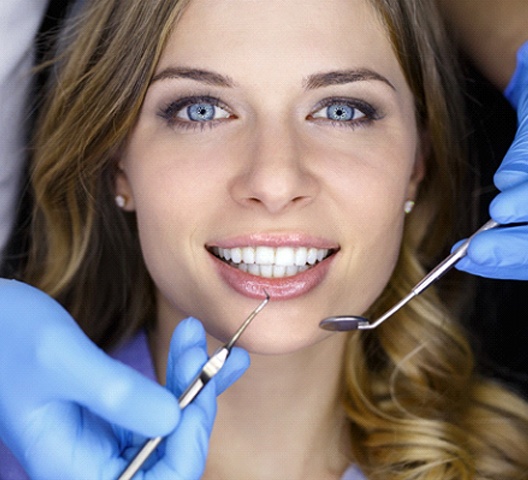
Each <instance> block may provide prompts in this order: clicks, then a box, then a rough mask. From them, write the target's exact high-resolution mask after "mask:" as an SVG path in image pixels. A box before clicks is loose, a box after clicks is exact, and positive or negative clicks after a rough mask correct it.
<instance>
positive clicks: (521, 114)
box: [494, 42, 528, 191]
mask: <svg viewBox="0 0 528 480" xmlns="http://www.w3.org/2000/svg"><path fill="white" fill-rule="evenodd" d="M527 80H528V42H526V43H525V44H524V45H523V46H521V48H519V50H518V51H517V65H516V68H515V72H514V74H513V76H512V78H511V80H510V83H509V85H508V87H507V88H506V90H505V91H504V95H505V96H506V98H507V99H508V100H509V101H510V103H511V104H512V106H513V107H514V108H515V110H516V111H517V119H518V122H517V133H516V135H515V138H514V140H513V142H512V145H511V147H510V149H509V150H508V152H507V154H506V156H505V157H504V160H503V161H502V164H501V166H500V167H499V169H498V170H497V173H496V174H495V177H494V182H495V185H496V186H497V188H498V189H499V190H501V191H504V190H507V189H509V188H512V187H514V186H516V185H518V184H519V183H520V182H525V181H527V180H528V178H527V177H528V87H527Z"/></svg>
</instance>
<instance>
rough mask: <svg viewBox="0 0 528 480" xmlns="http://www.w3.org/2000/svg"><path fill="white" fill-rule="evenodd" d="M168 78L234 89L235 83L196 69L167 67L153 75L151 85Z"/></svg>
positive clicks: (217, 74) (225, 77) (219, 75)
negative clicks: (186, 79) (184, 79)
mask: <svg viewBox="0 0 528 480" xmlns="http://www.w3.org/2000/svg"><path fill="white" fill-rule="evenodd" d="M169 78H188V79H190V80H196V81H197V82H202V83H205V84H207V85H213V86H216V87H234V86H235V85H236V83H235V82H234V81H233V80H232V79H231V78H229V77H227V76H225V75H221V74H219V73H216V72H211V71H209V70H201V69H198V68H184V67H169V68H166V69H165V70H162V71H161V72H160V73H158V74H156V75H154V78H153V79H152V81H151V83H154V82H157V81H159V80H166V79H169Z"/></svg>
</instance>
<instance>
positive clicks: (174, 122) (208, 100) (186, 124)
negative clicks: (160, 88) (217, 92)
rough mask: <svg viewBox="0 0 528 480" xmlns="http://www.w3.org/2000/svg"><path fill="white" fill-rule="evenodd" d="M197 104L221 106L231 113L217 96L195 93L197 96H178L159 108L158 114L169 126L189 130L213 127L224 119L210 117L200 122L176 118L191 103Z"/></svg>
mask: <svg viewBox="0 0 528 480" xmlns="http://www.w3.org/2000/svg"><path fill="white" fill-rule="evenodd" d="M197 104H206V105H212V106H214V107H218V108H221V109H222V110H225V111H226V112H227V113H229V114H231V112H230V110H229V108H228V107H227V106H226V105H225V104H224V103H222V102H221V101H220V100H219V99H218V98H216V97H212V96H209V95H197V96H190V97H184V98H180V99H178V100H175V101H173V102H170V103H169V104H168V105H166V106H165V107H163V108H162V109H161V111H160V112H159V116H160V117H161V118H163V119H164V120H165V121H166V122H167V124H168V125H169V126H170V127H174V128H180V129H184V130H190V129H201V130H203V129H204V128H206V127H209V128H213V127H215V126H216V125H218V123H220V122H221V121H223V120H225V119H226V118H221V119H211V120H206V121H202V122H200V121H192V120H184V119H180V118H178V114H179V113H180V112H181V111H182V110H183V109H185V108H188V107H190V106H192V105H197ZM227 118H229V117H227Z"/></svg>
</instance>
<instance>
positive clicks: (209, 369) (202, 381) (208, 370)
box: [117, 292, 270, 480]
mask: <svg viewBox="0 0 528 480" xmlns="http://www.w3.org/2000/svg"><path fill="white" fill-rule="evenodd" d="M264 293H265V295H266V298H265V299H264V300H263V301H262V302H261V303H260V305H259V306H258V307H257V308H256V309H255V310H253V312H251V313H250V314H249V316H248V317H247V318H246V319H245V320H244V322H243V323H242V325H241V326H240V327H239V328H238V330H237V331H236V332H235V334H234V335H233V336H232V337H231V339H230V340H229V341H228V342H227V343H225V344H224V345H222V346H221V347H220V348H218V349H217V350H216V351H215V352H214V353H213V355H212V356H211V357H210V358H209V360H208V361H207V362H206V364H205V365H204V366H203V367H202V369H201V370H200V372H198V374H197V375H196V376H195V377H194V379H193V381H192V382H191V383H190V385H189V386H188V387H187V388H186V389H185V391H184V392H183V393H182V394H181V396H180V398H179V399H178V405H179V406H180V408H181V409H183V408H185V407H186V406H187V405H189V403H191V402H192V401H193V400H194V398H195V397H196V395H198V394H199V393H200V392H201V391H202V389H203V388H204V387H205V385H206V384H207V383H208V382H209V380H211V379H212V378H213V377H214V376H215V375H216V374H217V373H218V372H219V371H220V369H221V368H222V367H223V366H224V364H225V362H226V360H227V357H228V356H229V354H230V353H231V349H232V348H233V346H234V345H235V342H236V341H237V340H238V339H239V337H240V335H242V333H243V332H244V330H246V328H247V327H248V325H249V324H250V323H251V321H252V320H253V319H254V318H255V317H256V316H257V314H258V313H260V311H261V310H262V309H263V308H264V307H265V306H266V304H267V303H268V302H269V299H270V296H269V295H268V293H267V292H264ZM162 440H163V437H156V438H152V439H150V440H148V441H147V442H146V443H145V444H144V445H143V447H142V448H141V450H140V451H139V452H138V453H137V454H136V456H135V457H134V458H133V459H132V461H131V462H130V463H129V464H128V467H127V468H126V469H125V470H124V471H123V473H122V474H121V475H120V476H119V477H118V479H117V480H131V479H132V477H133V476H134V475H135V474H136V473H137V472H138V471H139V469H140V468H141V466H142V465H143V464H144V463H145V461H146V460H147V459H148V458H149V456H150V455H151V454H152V453H153V452H154V450H156V448H157V447H158V445H159V444H160V443H161V441H162Z"/></svg>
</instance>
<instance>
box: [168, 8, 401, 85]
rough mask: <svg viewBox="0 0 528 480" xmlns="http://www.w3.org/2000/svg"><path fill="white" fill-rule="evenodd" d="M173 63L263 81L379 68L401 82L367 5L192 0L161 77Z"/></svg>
mask: <svg viewBox="0 0 528 480" xmlns="http://www.w3.org/2000/svg"><path fill="white" fill-rule="evenodd" d="M173 64H179V65H183V66H207V67H208V68H211V69H214V70H215V71H220V72H223V73H226V69H234V73H237V68H239V69H240V72H238V73H240V74H244V73H247V74H248V75H249V74H251V73H255V74H259V75H261V76H262V77H266V76H273V75H275V76H280V75H281V74H282V75H283V76H287V75H289V74H290V73H292V74H293V73H295V74H303V73H305V74H306V75H309V74H311V73H313V71H314V70H325V69H328V68H331V69H339V68H350V67H357V68H375V69H379V68H383V70H384V73H386V74H389V73H390V74H391V76H392V77H393V78H392V79H393V80H394V81H395V82H396V83H398V82H397V81H396V79H395V77H400V78H399V80H402V79H403V77H402V74H401V71H400V67H399V64H398V62H397V59H396V57H395V55H394V52H393V50H392V45H391V43H390V41H389V38H388V34H387V32H386V31H385V29H384V27H383V25H382V22H381V21H380V18H379V16H378V13H377V11H376V10H375V9H374V7H373V6H372V5H371V4H370V2H369V1H368V0H319V1H317V0H191V1H190V3H189V5H188V7H187V8H186V10H185V12H184V14H183V16H182V17H181V19H180V21H179V22H178V24H177V25H176V27H175V29H174V31H173V33H172V35H171V37H170V38H169V41H168V43H167V45H166V47H165V51H164V53H163V55H162V57H161V60H160V64H159V66H158V70H160V69H162V68H165V67H167V66H170V65H173ZM259 65H260V67H259Z"/></svg>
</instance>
